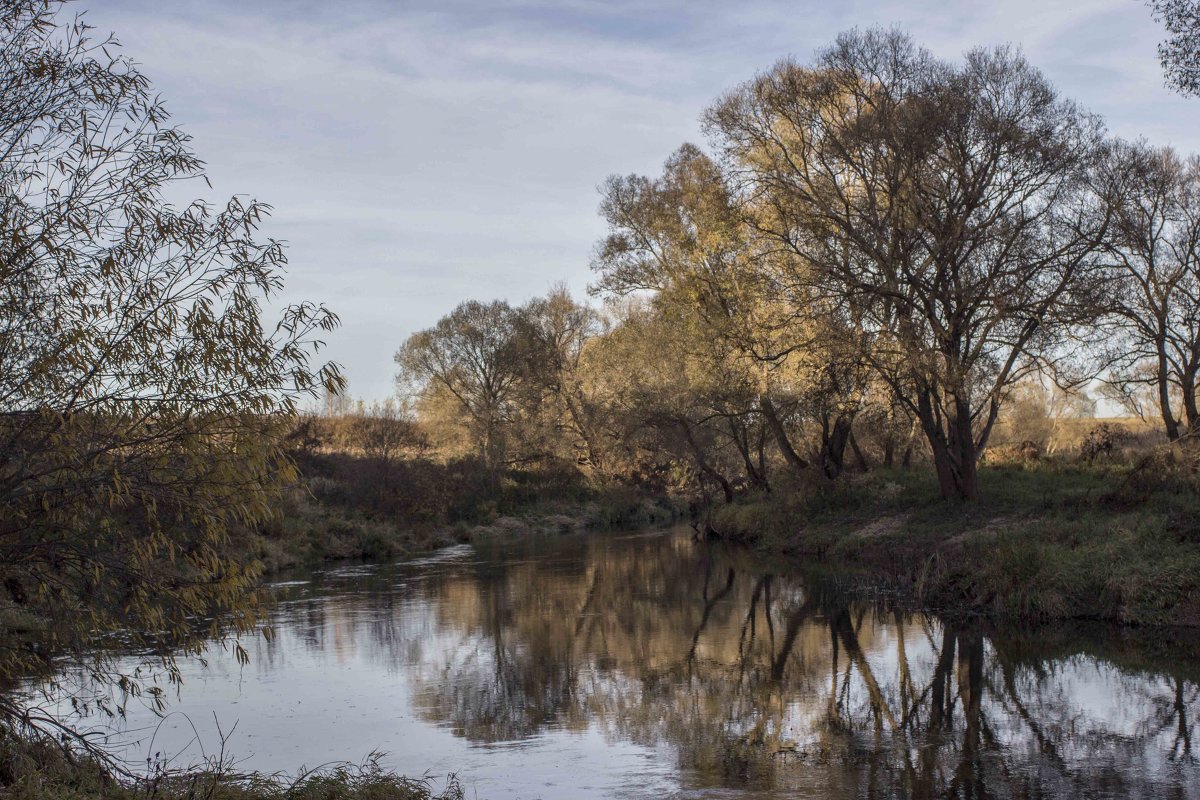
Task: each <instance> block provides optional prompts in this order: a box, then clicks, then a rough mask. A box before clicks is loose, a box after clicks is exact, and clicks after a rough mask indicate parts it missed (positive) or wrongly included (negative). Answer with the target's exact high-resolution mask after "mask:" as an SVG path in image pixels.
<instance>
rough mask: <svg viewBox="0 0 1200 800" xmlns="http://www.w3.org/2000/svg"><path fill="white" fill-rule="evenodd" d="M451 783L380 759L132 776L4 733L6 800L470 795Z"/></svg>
mask: <svg viewBox="0 0 1200 800" xmlns="http://www.w3.org/2000/svg"><path fill="white" fill-rule="evenodd" d="M446 784H447V785H446V786H445V787H444V788H442V789H440V790H439V789H437V788H436V787H435V782H434V781H430V780H423V779H413V778H405V777H401V776H398V775H395V774H392V773H390V772H387V771H386V770H383V769H381V768H380V767H379V765H378V763H377V762H376V761H375V760H374V759H368V760H367V761H366V762H365V763H363V764H361V765H339V766H332V767H327V768H324V769H322V770H320V771H317V772H311V773H306V774H304V775H302V776H300V777H285V776H280V775H263V774H260V773H250V774H244V773H243V774H239V773H237V772H234V771H232V770H229V769H225V768H213V767H205V768H199V769H192V770H181V771H178V772H172V771H165V772H160V773H158V774H154V775H152V776H151V777H149V778H140V779H125V778H118V777H115V776H114V773H113V771H112V770H111V769H110V768H108V767H107V766H106V765H104V764H103V763H101V762H99V761H97V760H95V759H92V758H89V757H87V756H83V755H79V754H73V755H70V756H68V755H66V754H65V753H64V751H63V750H62V749H61V748H60V747H58V746H57V745H55V744H53V743H51V742H49V741H47V740H44V739H30V738H27V737H24V736H21V735H20V734H16V733H14V732H12V731H11V730H6V731H4V732H2V733H0V797H3V798H5V800H51V799H53V800H150V799H153V800H463V798H464V797H465V795H464V793H463V789H462V787H461V786H460V785H459V784H458V782H457V781H455V780H454V779H453V778H451V779H450V780H448V781H447V782H446Z"/></svg>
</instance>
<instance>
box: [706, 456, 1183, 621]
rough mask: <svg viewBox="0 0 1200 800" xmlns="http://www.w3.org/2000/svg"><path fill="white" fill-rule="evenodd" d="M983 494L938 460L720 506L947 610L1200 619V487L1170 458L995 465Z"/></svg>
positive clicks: (742, 528)
mask: <svg viewBox="0 0 1200 800" xmlns="http://www.w3.org/2000/svg"><path fill="white" fill-rule="evenodd" d="M980 483H981V495H982V498H983V499H981V500H980V501H978V502H976V503H971V504H959V503H950V502H946V501H943V500H941V498H940V497H939V495H938V492H937V486H936V483H935V481H934V479H933V478H932V476H930V475H929V474H928V471H927V470H912V471H907V470H877V471H873V472H871V473H867V474H865V475H857V476H853V477H851V478H849V479H847V480H845V481H844V482H840V483H836V484H819V483H813V484H797V485H792V486H785V487H779V488H778V489H777V490H776V491H774V492H773V493H771V494H768V495H758V496H753V497H747V498H743V499H742V500H741V501H739V502H737V503H735V504H734V505H730V506H726V507H722V508H719V509H716V510H715V511H714V514H713V520H712V524H713V527H714V528H715V530H716V531H717V532H718V533H719V534H720V535H722V536H724V537H726V538H730V539H738V540H743V541H746V542H748V543H752V544H754V545H756V546H758V547H761V548H764V549H768V550H771V551H777V552H783V553H787V554H788V555H790V556H791V557H792V558H793V559H795V560H796V561H797V562H799V563H801V564H803V565H804V566H805V567H807V568H810V569H814V570H818V571H823V572H827V573H836V574H837V576H838V579H839V580H844V581H848V582H851V583H858V584H860V585H863V586H868V585H869V586H872V587H883V588H887V589H893V590H897V591H901V592H904V593H907V594H909V595H910V596H911V597H912V598H913V599H914V601H916V602H919V603H923V604H926V605H928V606H931V607H934V608H939V609H943V610H952V611H960V612H970V613H981V614H985V615H993V616H1007V617H1020V618H1028V619H1066V618H1093V619H1103V620H1112V621H1119V622H1124V623H1134V624H1170V625H1189V626H1195V625H1200V488H1198V486H1197V482H1196V479H1195V476H1194V475H1193V474H1192V473H1191V472H1190V471H1189V470H1187V469H1185V468H1183V467H1182V466H1181V465H1180V464H1178V463H1177V462H1176V461H1174V460H1172V459H1171V458H1169V457H1168V456H1163V455H1160V456H1157V457H1154V458H1147V459H1143V460H1142V461H1140V462H1138V463H1136V464H1133V465H1128V464H1111V463H1097V464H1087V463H1078V462H1076V463H1052V462H1036V463H1030V464H1012V465H1004V466H990V467H984V468H983V469H982V472H981V475H980Z"/></svg>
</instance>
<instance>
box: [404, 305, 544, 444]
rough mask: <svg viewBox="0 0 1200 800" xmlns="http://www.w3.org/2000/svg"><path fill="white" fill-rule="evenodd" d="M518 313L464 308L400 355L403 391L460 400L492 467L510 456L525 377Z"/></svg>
mask: <svg viewBox="0 0 1200 800" xmlns="http://www.w3.org/2000/svg"><path fill="white" fill-rule="evenodd" d="M515 325H516V314H515V312H514V311H513V309H512V308H511V307H510V306H509V305H508V303H504V302H500V301H494V302H491V303H487V304H484V303H480V302H477V301H474V300H471V301H468V302H465V303H462V304H460V305H459V306H458V307H457V308H455V309H454V311H452V312H450V313H449V314H447V315H446V316H444V317H442V318H441V319H440V320H438V323H437V325H435V326H434V327H432V328H429V329H428V330H424V331H420V332H419V333H414V334H413V335H412V336H410V337H409V338H408V341H406V342H405V343H404V344H403V345H402V346H401V347H400V349H399V350H398V351H397V352H396V364H397V365H398V366H399V367H400V372H399V373H398V375H397V376H396V381H397V384H398V385H399V386H400V388H401V391H403V392H408V393H412V394H418V393H420V392H421V391H423V390H425V389H427V388H432V389H433V390H434V391H435V392H445V393H448V394H449V395H450V396H451V397H453V398H454V399H455V401H456V402H457V403H458V406H459V409H460V410H461V412H462V413H463V414H464V415H465V416H466V419H467V420H468V421H469V426H470V436H471V440H472V442H473V444H474V447H475V449H476V451H477V452H478V453H479V454H480V455H481V456H483V457H484V458H485V459H487V461H488V462H489V463H491V464H493V465H495V464H499V463H500V462H502V461H503V460H504V458H505V456H506V453H507V443H506V441H505V433H506V430H505V429H506V426H507V423H508V422H509V421H510V416H511V412H512V400H513V397H514V395H515V392H516V390H517V386H518V382H519V380H520V378H521V366H522V365H521V357H520V356H521V353H520V347H519V345H518V342H517V338H516V328H515Z"/></svg>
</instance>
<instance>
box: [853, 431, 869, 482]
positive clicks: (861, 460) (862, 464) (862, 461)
mask: <svg viewBox="0 0 1200 800" xmlns="http://www.w3.org/2000/svg"><path fill="white" fill-rule="evenodd" d="M849 442H850V449H851V451H853V452H854V460H855V462H857V463H858V468H859V469H860V470H862V471H863V472H869V471H870V470H871V465H870V464H868V463H867V457H866V456H865V455H863V451H862V448H861V447H859V446H858V439H856V438H854V429H853V428H851V429H850V436H849Z"/></svg>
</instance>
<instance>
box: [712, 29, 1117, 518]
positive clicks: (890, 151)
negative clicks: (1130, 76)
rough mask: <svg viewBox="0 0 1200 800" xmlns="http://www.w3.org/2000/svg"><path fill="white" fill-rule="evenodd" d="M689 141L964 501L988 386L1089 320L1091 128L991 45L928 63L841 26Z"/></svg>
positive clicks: (1093, 123) (1097, 224)
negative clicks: (834, 321) (867, 341)
mask: <svg viewBox="0 0 1200 800" xmlns="http://www.w3.org/2000/svg"><path fill="white" fill-rule="evenodd" d="M707 120H708V130H709V131H710V133H711V135H712V136H713V138H714V140H715V142H716V144H717V146H718V147H719V148H720V150H721V151H722V153H723V154H724V157H725V158H726V160H727V169H728V172H729V174H730V175H731V179H732V180H735V181H736V182H737V186H738V191H739V195H740V197H741V200H742V202H743V203H744V204H745V206H746V207H747V210H748V213H749V214H751V215H752V217H753V219H754V220H755V224H756V225H757V226H758V229H759V231H760V232H761V233H763V234H765V235H767V236H770V237H772V238H773V239H774V240H775V242H776V243H777V244H778V246H779V247H780V248H781V249H782V250H784V251H786V252H788V253H790V254H791V256H792V257H790V258H782V257H781V258H776V259H773V260H772V261H770V262H769V263H770V264H771V265H772V266H773V267H774V268H775V270H776V278H775V283H776V285H777V286H778V287H779V290H780V291H781V292H785V293H792V292H794V293H797V294H798V295H800V296H804V297H807V296H811V294H812V293H813V292H814V290H816V291H817V292H818V293H819V294H821V295H823V296H824V297H825V298H827V299H831V300H833V301H835V302H836V303H837V304H840V306H841V307H843V308H844V309H846V310H847V313H848V315H849V317H850V318H852V319H854V320H855V321H856V322H858V323H859V324H862V325H864V326H865V328H866V330H867V332H868V334H869V335H870V337H871V346H870V348H869V349H868V353H869V358H870V360H871V363H872V366H873V367H874V369H875V370H876V371H877V372H878V374H879V375H880V376H882V377H883V378H884V379H885V380H886V382H887V383H888V384H889V385H890V387H891V388H892V390H893V391H894V392H895V394H896V396H897V397H898V398H899V399H900V400H901V401H902V402H903V403H904V404H905V405H906V406H907V407H908V408H909V409H910V411H911V412H912V413H913V414H914V415H915V416H916V417H917V418H918V419H919V421H920V424H921V427H922V430H923V431H924V433H925V436H926V438H927V440H928V442H929V446H930V448H931V450H932V454H933V459H934V463H935V465H936V468H937V473H938V478H939V482H940V485H941V489H942V492H943V494H944V495H946V496H947V497H958V498H964V499H971V498H975V497H976V496H977V494H978V485H977V476H976V471H977V461H978V457H979V455H980V452H981V451H982V449H983V447H984V446H985V445H986V443H987V439H988V436H989V434H990V431H991V429H992V426H993V424H994V423H995V420H996V416H997V414H998V412H999V408H1000V404H1001V402H1002V401H1003V399H1004V396H1005V394H1006V392H1007V391H1008V387H1009V386H1010V385H1011V384H1012V383H1013V382H1014V381H1016V380H1018V379H1019V378H1020V377H1021V376H1023V375H1025V374H1027V373H1029V372H1030V371H1031V370H1034V369H1037V368H1038V367H1039V365H1041V364H1043V363H1044V362H1046V361H1047V360H1048V359H1049V358H1050V357H1051V356H1052V355H1054V353H1055V349H1056V347H1057V346H1058V345H1059V343H1060V342H1061V341H1062V338H1063V336H1064V333H1065V332H1066V331H1067V330H1068V329H1070V328H1071V327H1072V326H1073V325H1075V324H1076V323H1078V322H1080V321H1081V320H1083V319H1086V318H1087V316H1088V315H1089V314H1090V313H1092V312H1091V308H1090V306H1091V303H1092V302H1093V301H1094V298H1093V297H1091V296H1090V289H1091V278H1092V276H1093V275H1094V273H1095V270H1096V265H1095V263H1094V262H1095V254H1096V252H1097V248H1098V247H1099V244H1100V241H1101V238H1102V236H1103V233H1104V231H1105V227H1106V217H1105V213H1104V209H1105V208H1106V206H1105V204H1104V203H1102V202H1099V201H1098V199H1097V196H1096V195H1097V186H1096V181H1095V180H1094V174H1093V173H1094V171H1095V170H1096V168H1097V166H1098V164H1099V161H1100V159H1099V158H1098V156H1099V154H1100V152H1101V150H1102V141H1103V131H1102V126H1101V124H1100V122H1099V120H1098V119H1096V118H1095V117H1093V116H1091V115H1089V114H1087V113H1085V112H1083V111H1082V110H1080V109H1079V108H1078V107H1077V106H1076V105H1075V104H1073V103H1071V102H1069V101H1066V100H1064V99H1062V98H1061V97H1060V96H1059V95H1058V93H1057V92H1056V91H1055V90H1054V88H1053V87H1052V86H1051V85H1050V84H1049V83H1048V82H1047V80H1046V79H1045V78H1044V77H1043V76H1042V75H1041V73H1039V72H1038V71H1037V70H1036V69H1035V68H1033V67H1032V66H1030V65H1029V64H1028V63H1027V62H1026V61H1025V59H1024V58H1022V57H1021V56H1020V55H1019V54H1018V53H1016V52H1015V51H1013V50H1012V49H1010V48H997V49H992V50H973V51H971V52H969V53H967V54H966V57H965V58H964V59H963V60H962V61H961V62H957V63H949V62H945V61H941V60H938V59H935V58H934V57H933V56H931V55H930V54H929V53H928V52H926V51H924V50H922V49H921V48H919V47H917V46H916V45H915V44H914V43H913V42H912V40H911V39H910V38H909V37H907V36H906V35H903V34H901V33H898V32H895V31H869V32H852V33H849V34H845V35H843V36H841V37H840V38H839V39H838V41H837V43H836V44H835V45H834V46H833V47H832V48H830V49H828V50H827V51H825V52H824V53H822V54H821V55H820V56H819V58H818V59H817V60H816V63H815V64H814V65H813V66H811V67H805V66H801V65H798V64H796V63H794V62H791V61H784V62H782V63H780V64H779V65H777V66H776V67H775V68H774V69H772V70H771V71H770V72H768V73H766V74H764V75H762V76H760V77H759V78H757V79H756V80H754V81H751V82H750V83H748V84H745V85H743V86H741V87H739V88H737V89H736V90H734V91H733V92H731V93H730V94H729V95H728V96H727V97H725V98H724V99H723V100H721V101H720V102H719V103H717V104H716V105H715V106H714V107H713V108H712V109H711V110H710V112H709V113H708V117H707Z"/></svg>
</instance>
